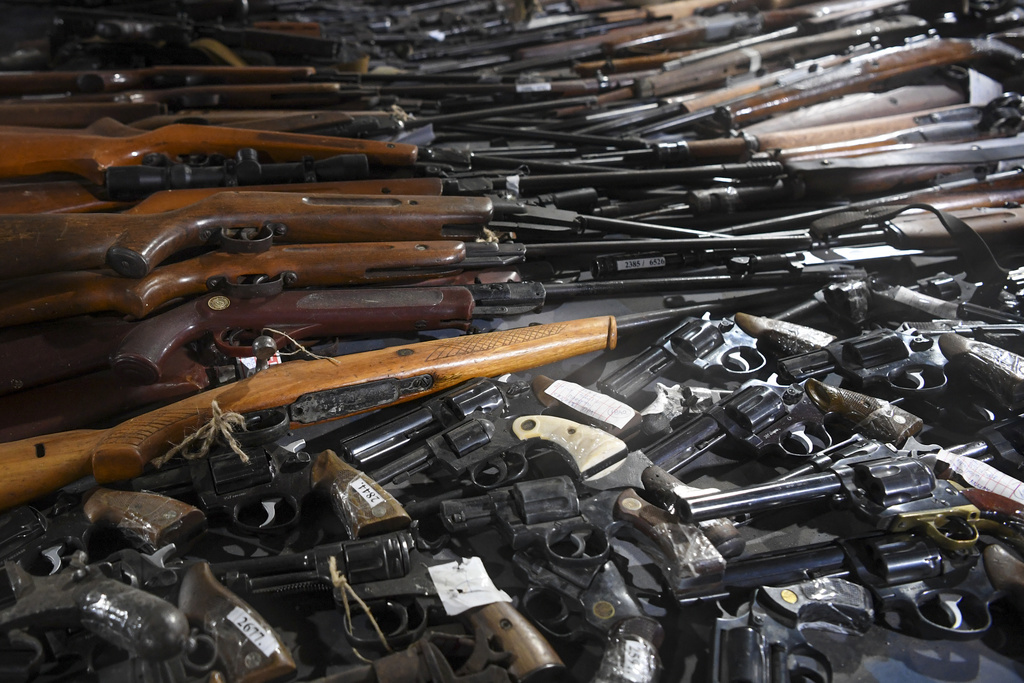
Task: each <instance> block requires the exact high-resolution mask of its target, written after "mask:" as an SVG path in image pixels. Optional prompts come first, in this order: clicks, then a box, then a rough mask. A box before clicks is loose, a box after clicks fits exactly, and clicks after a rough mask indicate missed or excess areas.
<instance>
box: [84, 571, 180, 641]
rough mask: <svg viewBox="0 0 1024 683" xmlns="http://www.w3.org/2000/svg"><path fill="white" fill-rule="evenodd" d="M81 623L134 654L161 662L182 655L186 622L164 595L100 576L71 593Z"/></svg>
mask: <svg viewBox="0 0 1024 683" xmlns="http://www.w3.org/2000/svg"><path fill="white" fill-rule="evenodd" d="M74 599H75V605H76V606H77V608H78V611H79V615H80V618H81V622H82V626H84V627H85V628H86V629H88V630H89V631H92V632H93V633H95V634H97V635H98V636H100V637H101V638H103V639H104V640H106V641H108V642H110V643H113V644H114V645H116V646H118V647H120V648H123V649H125V650H127V651H128V652H129V653H131V654H132V655H133V656H137V657H141V658H142V659H149V660H152V661H162V660H165V659H170V658H171V657H174V656H176V655H178V654H181V653H182V652H183V651H184V649H185V645H186V642H187V640H188V635H189V629H188V621H187V620H186V619H185V615H184V614H182V612H181V611H180V610H178V609H177V608H176V607H175V606H174V605H172V604H171V603H169V602H167V601H166V600H164V599H163V598H159V597H157V596H155V595H152V594H150V593H147V592H145V591H143V590H140V589H138V588H133V587H131V586H128V585H126V584H123V583H121V582H120V581H115V580H113V579H103V580H100V581H96V582H94V583H91V584H90V585H88V586H86V587H85V589H84V590H81V591H79V592H77V593H76V594H75V596H74Z"/></svg>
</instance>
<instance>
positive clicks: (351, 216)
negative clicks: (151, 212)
mask: <svg viewBox="0 0 1024 683" xmlns="http://www.w3.org/2000/svg"><path fill="white" fill-rule="evenodd" d="M492 212H493V205H492V204H491V201H490V200H489V199H487V198H484V197H405V196H397V197H396V196H380V195H301V194H292V193H288V192H220V193H218V194H215V195H212V196H210V197H207V198H206V199H203V200H202V201H199V202H197V203H195V204H192V205H190V206H188V207H185V208H183V209H179V210H177V211H171V212H167V213H164V214H159V215H158V217H156V218H154V217H145V216H137V215H136V216H122V217H121V219H122V220H123V221H126V222H128V221H130V222H129V223H128V224H129V225H130V229H126V230H124V231H123V233H122V234H121V236H120V237H119V238H118V239H117V240H116V241H115V242H113V243H112V244H110V247H109V250H108V252H107V258H108V262H109V264H110V266H111V267H112V268H113V269H114V270H116V271H117V272H119V273H121V274H122V275H125V276H128V277H136V278H139V277H143V276H145V275H146V274H147V273H149V272H150V271H151V270H152V269H153V268H154V267H155V266H157V265H159V264H160V263H161V262H162V261H163V260H164V259H166V258H168V257H169V256H171V255H172V254H174V253H176V252H178V251H180V250H182V249H185V248H188V247H195V246H201V245H202V244H204V243H205V242H207V241H209V240H210V239H212V238H213V237H215V236H216V235H217V234H218V229H220V230H225V229H235V228H259V227H261V226H267V227H268V229H269V226H271V225H273V226H275V229H274V238H273V239H274V240H275V241H282V242H293V243H304V244H309V243H327V242H391V241H402V240H431V239H433V240H438V239H445V238H451V239H474V238H476V237H477V236H479V234H480V231H481V229H482V226H483V225H485V224H486V223H487V222H488V221H489V220H490V217H491V214H492ZM278 226H283V227H278Z"/></svg>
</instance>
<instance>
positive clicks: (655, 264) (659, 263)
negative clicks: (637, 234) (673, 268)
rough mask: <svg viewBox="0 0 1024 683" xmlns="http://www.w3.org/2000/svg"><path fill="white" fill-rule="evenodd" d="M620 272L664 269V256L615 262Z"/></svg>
mask: <svg viewBox="0 0 1024 683" xmlns="http://www.w3.org/2000/svg"><path fill="white" fill-rule="evenodd" d="M615 267H616V268H618V269H619V270H638V269H641V268H664V267H665V257H664V256H648V257H647V258H625V259H619V260H618V261H616V262H615Z"/></svg>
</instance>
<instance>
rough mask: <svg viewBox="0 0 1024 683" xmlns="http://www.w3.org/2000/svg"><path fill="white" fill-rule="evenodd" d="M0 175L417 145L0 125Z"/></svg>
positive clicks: (373, 153)
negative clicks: (160, 158)
mask: <svg viewBox="0 0 1024 683" xmlns="http://www.w3.org/2000/svg"><path fill="white" fill-rule="evenodd" d="M0 146H2V147H3V149H4V152H5V154H4V155H3V156H2V157H0V177H2V178H13V177H17V176H32V175H39V174H43V173H74V174H76V175H80V176H82V177H84V178H86V179H88V180H89V181H90V182H93V183H96V184H97V185H102V184H103V181H104V177H103V172H104V171H105V170H106V169H107V168H108V167H110V166H127V165H131V164H138V163H139V161H140V160H141V159H142V157H143V156H144V155H146V154H148V153H158V154H166V155H168V156H172V157H175V156H179V155H183V154H225V155H230V156H233V155H234V154H235V153H236V152H237V151H238V150H239V149H242V148H244V147H252V148H255V149H256V150H257V151H258V152H259V153H260V155H261V157H266V158H268V159H269V160H271V161H277V162H280V161H301V160H302V158H303V157H305V156H311V157H313V158H314V159H325V158H327V157H331V156H335V155H338V154H365V155H366V156H367V158H368V159H369V160H370V162H371V164H377V165H381V166H409V165H411V164H413V163H414V162H415V161H416V154H417V148H416V146H415V145H406V144H402V143H398V142H378V141H376V140H359V139H353V138H332V137H328V136H323V135H306V134H304V133H276V132H272V131H259V130H246V129H244V128H229V127H226V126H196V125H191V124H186V123H176V124H174V125H171V126H164V127H163V128H160V129H157V130H153V131H145V132H138V131H136V130H135V129H134V128H129V127H127V126H122V125H120V124H117V123H116V122H115V121H111V120H109V119H108V120H105V121H103V122H101V123H100V125H94V126H90V127H89V128H86V129H84V130H72V131H65V130H57V129H47V128H28V127H24V128H23V127H18V126H0Z"/></svg>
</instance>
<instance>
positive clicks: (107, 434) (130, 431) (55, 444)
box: [0, 317, 616, 509]
mask: <svg viewBox="0 0 1024 683" xmlns="http://www.w3.org/2000/svg"><path fill="white" fill-rule="evenodd" d="M615 341H616V329H615V319H614V318H612V317H598V318H584V319H580V320H571V321H567V322H561V323H551V324H547V325H535V326H531V327H522V328H516V329H511V330H503V331H498V332H488V333H485V334H474V335H467V336H463V337H456V338H454V339H438V340H434V341H427V342H421V343H418V344H410V345H407V346H400V347H393V348H387V349H381V350H377V351H367V352H364V353H356V354H352V355H349V356H343V357H341V358H337V359H323V360H315V361H293V362H291V363H285V364H283V365H278V366H274V367H271V368H269V369H267V370H264V371H263V372H260V373H258V374H257V375H255V376H254V377H251V378H249V379H246V380H242V381H240V382H236V383H234V384H228V385H224V386H221V387H217V388H215V389H212V390H210V391H207V392H204V393H202V394H199V395H197V396H192V397H189V398H187V399H184V400H182V401H179V402H177V403H174V404H171V405H169V406H166V407H164V408H159V409H157V410H153V411H151V412H148V413H144V414H142V415H139V416H137V417H134V418H132V419H130V420H127V421H126V422H123V423H121V424H119V425H117V426H115V427H112V428H110V429H105V430H77V431H74V432H64V433H59V434H50V435H46V436H41V437H37V438H32V439H24V440H21V441H15V442H12V443H8V444H0V467H2V468H3V471H4V473H5V475H6V476H5V477H4V486H3V487H2V489H0V508H3V509H7V508H10V507H13V506H15V505H20V504H23V503H27V502H28V501H30V500H33V499H34V498H37V497H39V496H41V495H43V494H46V493H49V492H51V491H54V490H56V489H57V488H59V487H61V486H65V485H67V484H69V483H71V482H72V481H75V480H76V479H78V478H80V477H83V476H85V475H87V474H89V473H90V470H91V472H92V474H93V475H94V476H95V477H96V480H97V481H99V482H100V483H104V482H111V481H119V480H122V479H128V478H131V477H135V476H138V475H139V474H141V473H142V470H143V467H144V466H145V464H146V463H148V462H149V461H151V460H152V459H153V458H155V457H158V456H160V455H162V454H163V453H164V452H165V451H166V450H167V448H168V447H169V445H170V444H173V443H179V442H181V441H182V439H183V438H185V436H186V435H187V434H188V433H190V432H192V431H194V430H195V429H197V428H198V427H199V426H200V425H202V424H203V423H205V422H206V421H208V420H209V419H210V416H211V415H212V411H211V403H212V402H213V401H216V402H217V403H218V405H219V406H220V408H221V409H222V410H225V411H235V412H240V413H248V412H252V411H255V410H264V409H268V408H278V407H281V406H288V405H290V404H292V403H294V402H295V401H296V400H297V399H298V398H299V397H301V396H303V395H305V394H309V393H313V392H318V391H323V390H327V389H333V388H338V387H352V386H359V385H366V384H368V383H370V382H376V381H382V380H404V379H411V378H419V379H418V381H417V382H416V383H415V386H416V387H417V388H416V389H414V390H411V391H409V393H407V394H405V395H404V396H402V397H401V398H399V399H397V400H396V401H394V402H395V403H401V402H405V401H410V400H413V399H417V398H420V397H423V396H426V395H429V394H432V393H435V392H438V391H443V390H444V389H447V388H449V387H451V386H454V385H456V384H458V383H460V382H463V381H465V380H467V379H473V378H477V377H491V376H495V375H500V374H504V373H507V372H521V371H523V370H527V369H530V368H534V367H538V366H541V365H545V364H547V363H553V362H556V361H560V360H563V359H565V358H570V357H572V356H577V355H580V354H584V353H589V352H591V351H600V350H603V349H608V348H615ZM428 380H429V381H428ZM370 409H372V408H361V409H353V410H352V411H351V412H350V413H347V414H356V413H359V412H366V411H367V410H370ZM336 417H341V415H337V416H336ZM296 426H298V425H296Z"/></svg>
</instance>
